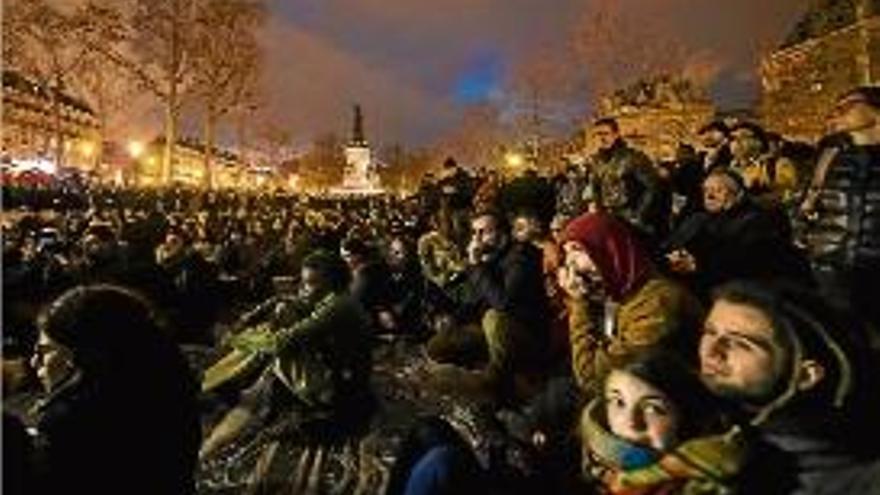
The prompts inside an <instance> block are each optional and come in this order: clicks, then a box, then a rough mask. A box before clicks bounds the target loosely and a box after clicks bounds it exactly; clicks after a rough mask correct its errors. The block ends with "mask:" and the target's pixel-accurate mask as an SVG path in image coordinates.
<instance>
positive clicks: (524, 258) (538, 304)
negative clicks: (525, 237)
mask: <svg viewBox="0 0 880 495" xmlns="http://www.w3.org/2000/svg"><path fill="white" fill-rule="evenodd" d="M471 226H472V231H473V234H472V238H471V241H470V243H469V245H468V249H467V251H468V265H469V266H468V269H467V271H466V274H465V277H466V280H465V282H464V283H463V287H461V289H462V290H460V291H458V292H457V293H453V294H450V296H451V298H452V299H453V300H454V301H455V303H456V307H457V313H458V314H457V316H458V320H459V322H461V323H463V324H464V326H463V327H461V328H456V327H452V328H446V329H444V330H443V331H441V332H438V333H437V334H436V335H435V336H434V337H432V338H431V339H430V340H429V341H428V344H427V352H428V355H429V356H430V357H431V358H433V359H434V360H436V361H439V362H442V363H454V364H461V365H474V364H476V362H478V361H480V360H481V359H484V357H485V356H486V354H488V358H489V362H488V367H487V369H486V370H485V371H486V378H487V381H488V383H489V384H490V386H491V387H493V388H495V392H497V393H500V394H501V395H502V396H506V397H508V398H510V395H511V392H512V386H513V379H514V373H515V372H517V371H525V370H528V369H532V370H534V369H536V368H537V367H538V365H539V364H540V361H541V359H543V357H544V353H545V352H546V348H547V344H548V334H547V325H548V322H549V315H548V301H547V294H546V291H545V290H544V280H543V275H542V271H541V258H542V257H541V252H540V251H539V250H538V248H536V247H535V246H533V245H531V244H527V243H521V242H516V241H512V240H511V238H510V228H509V227H508V225H507V222H506V221H505V218H504V216H503V215H502V214H501V213H500V212H497V211H487V212H481V213H476V214H475V215H474V217H473V219H472V220H471Z"/></svg>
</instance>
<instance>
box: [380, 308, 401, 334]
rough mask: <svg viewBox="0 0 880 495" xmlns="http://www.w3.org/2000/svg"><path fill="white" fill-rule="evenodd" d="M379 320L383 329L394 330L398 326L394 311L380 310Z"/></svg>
mask: <svg viewBox="0 0 880 495" xmlns="http://www.w3.org/2000/svg"><path fill="white" fill-rule="evenodd" d="M378 320H379V326H380V327H382V329H383V330H394V329H395V328H397V322H396V321H395V319H394V313H392V312H391V311H379V314H378Z"/></svg>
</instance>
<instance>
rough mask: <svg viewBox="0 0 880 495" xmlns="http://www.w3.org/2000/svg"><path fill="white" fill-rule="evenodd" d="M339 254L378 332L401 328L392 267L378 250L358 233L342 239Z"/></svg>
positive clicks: (353, 288)
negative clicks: (396, 309) (397, 313)
mask: <svg viewBox="0 0 880 495" xmlns="http://www.w3.org/2000/svg"><path fill="white" fill-rule="evenodd" d="M339 254H340V256H342V259H343V260H345V263H346V264H347V265H348V269H349V270H351V288H350V292H351V296H352V297H353V298H354V299H355V300H356V301H357V302H359V303H360V305H361V306H362V307H363V308H364V310H365V311H366V312H367V314H369V315H370V318H371V319H372V321H373V327H374V328H375V329H376V330H377V331H379V332H398V331H400V321H398V319H397V318H396V317H395V314H394V312H393V308H392V305H393V304H394V294H393V293H392V288H393V287H392V282H391V270H390V269H389V268H388V265H387V264H386V263H385V260H383V259H381V257H380V256H379V254H378V253H377V252H376V250H375V249H374V248H373V247H372V246H370V245H368V244H367V243H366V242H365V241H364V240H362V239H360V238H357V237H353V236H350V237H347V238H346V239H343V241H342V243H341V245H340V246H339Z"/></svg>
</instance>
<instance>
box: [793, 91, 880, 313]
mask: <svg viewBox="0 0 880 495" xmlns="http://www.w3.org/2000/svg"><path fill="white" fill-rule="evenodd" d="M833 120H834V123H835V129H836V130H838V131H840V132H842V133H844V134H845V135H846V137H847V138H848V139H845V140H840V141H841V143H848V144H838V145H837V146H836V147H834V148H833V149H831V150H829V151H828V152H826V153H824V154H823V157H822V158H821V159H820V161H819V163H818V164H817V166H816V170H815V172H814V174H813V179H812V181H811V182H810V186H809V189H808V193H807V196H806V199H805V201H804V203H803V204H802V205H801V214H802V215H803V216H804V217H805V218H806V219H807V220H808V222H807V227H806V230H805V239H804V241H805V244H806V245H807V247H808V248H809V250H810V255H811V259H812V262H813V268H814V270H815V272H816V277H817V279H818V280H819V282H820V284H821V285H822V288H823V289H824V290H825V292H826V293H827V294H828V295H830V296H831V297H834V298H837V299H839V300H841V301H844V302H848V303H850V304H852V306H853V307H854V309H855V310H856V311H857V312H858V313H859V315H860V316H862V317H864V318H866V319H867V320H868V321H869V322H870V323H871V324H873V325H874V327H875V329H876V328H880V308H878V305H877V304H876V301H877V299H876V297H877V296H876V293H877V290H878V289H880V87H874V86H870V87H859V88H856V89H853V90H852V91H849V92H848V93H846V94H844V95H843V96H842V97H841V98H840V99H839V100H838V101H837V105H835V107H834V110H833Z"/></svg>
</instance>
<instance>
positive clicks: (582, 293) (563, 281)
mask: <svg viewBox="0 0 880 495" xmlns="http://www.w3.org/2000/svg"><path fill="white" fill-rule="evenodd" d="M556 279H557V281H558V282H559V287H560V288H562V290H563V291H565V294H566V295H567V296H568V297H569V298H571V299H584V298H586V297H587V284H586V283H585V282H584V279H583V277H581V276H580V275H578V273H577V272H576V271H575V270H574V268H572V267H570V266H567V265H564V266H561V267H559V270H557V271H556Z"/></svg>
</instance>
